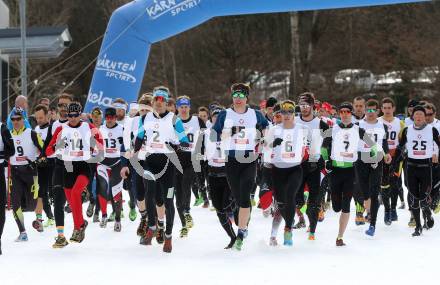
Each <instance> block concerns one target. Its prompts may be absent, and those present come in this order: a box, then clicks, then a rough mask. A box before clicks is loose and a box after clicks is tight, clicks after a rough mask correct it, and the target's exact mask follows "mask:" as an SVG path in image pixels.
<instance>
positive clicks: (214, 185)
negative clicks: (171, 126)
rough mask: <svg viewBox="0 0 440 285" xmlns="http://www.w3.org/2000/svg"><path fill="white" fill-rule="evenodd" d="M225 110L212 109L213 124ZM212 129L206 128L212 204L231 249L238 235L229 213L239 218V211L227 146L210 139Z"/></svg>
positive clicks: (227, 247)
mask: <svg viewBox="0 0 440 285" xmlns="http://www.w3.org/2000/svg"><path fill="white" fill-rule="evenodd" d="M223 110H224V109H223V108H222V107H220V106H217V107H215V108H213V109H212V110H211V116H210V118H211V123H212V124H215V122H216V120H217V116H218V114H220V113H221V112H222V111H223ZM211 131H212V130H211V128H207V129H206V131H205V139H204V146H205V154H206V159H207V163H208V176H207V178H208V185H209V188H210V190H211V199H212V205H213V206H214V208H215V211H216V213H217V217H218V219H219V222H220V225H221V226H222V228H223V229H224V231H225V232H226V234H227V235H228V237H229V238H230V241H229V243H228V245H227V246H226V247H225V249H230V248H232V247H233V245H234V243H235V239H236V235H235V231H234V228H233V226H232V222H231V220H230V219H229V215H230V214H231V213H232V214H233V215H234V217H235V218H238V216H237V215H238V212H237V207H236V206H235V201H234V198H233V197H232V193H231V189H230V188H229V184H228V180H227V179H226V171H225V160H226V156H225V151H224V150H225V146H224V144H223V143H222V142H221V141H219V142H217V141H211V140H210V136H211Z"/></svg>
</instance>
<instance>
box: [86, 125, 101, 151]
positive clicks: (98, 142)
mask: <svg viewBox="0 0 440 285" xmlns="http://www.w3.org/2000/svg"><path fill="white" fill-rule="evenodd" d="M89 128H90V131H91V133H92V136H93V138H94V139H95V141H96V145H95V146H96V148H97V149H98V151H103V150H104V139H103V138H102V134H101V132H100V131H99V130H98V128H96V127H95V126H94V125H93V124H91V123H89Z"/></svg>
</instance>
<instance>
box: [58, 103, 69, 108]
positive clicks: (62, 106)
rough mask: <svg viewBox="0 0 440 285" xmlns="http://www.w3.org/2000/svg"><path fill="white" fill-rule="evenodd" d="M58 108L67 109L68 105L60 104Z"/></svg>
mask: <svg viewBox="0 0 440 285" xmlns="http://www.w3.org/2000/svg"><path fill="white" fill-rule="evenodd" d="M57 106H58V108H67V104H64V103H60V104H58V105H57Z"/></svg>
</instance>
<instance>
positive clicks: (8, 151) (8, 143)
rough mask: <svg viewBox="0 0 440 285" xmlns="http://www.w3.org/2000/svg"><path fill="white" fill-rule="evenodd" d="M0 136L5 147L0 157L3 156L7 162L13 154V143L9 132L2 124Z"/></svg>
mask: <svg viewBox="0 0 440 285" xmlns="http://www.w3.org/2000/svg"><path fill="white" fill-rule="evenodd" d="M1 135H2V140H3V144H4V145H5V149H4V150H3V153H0V157H2V156H3V158H4V159H5V160H8V159H9V158H10V157H11V156H13V155H14V154H15V147H14V141H13V140H12V135H11V132H9V130H8V128H7V127H6V126H5V125H3V124H2V127H1Z"/></svg>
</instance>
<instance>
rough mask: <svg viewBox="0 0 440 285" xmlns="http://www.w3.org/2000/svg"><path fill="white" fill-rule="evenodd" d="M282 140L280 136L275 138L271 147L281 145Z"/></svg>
mask: <svg viewBox="0 0 440 285" xmlns="http://www.w3.org/2000/svg"><path fill="white" fill-rule="evenodd" d="M282 142H283V139H282V138H276V139H275V140H274V141H273V142H272V147H274V148H275V147H277V146H279V145H281V143H282Z"/></svg>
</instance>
